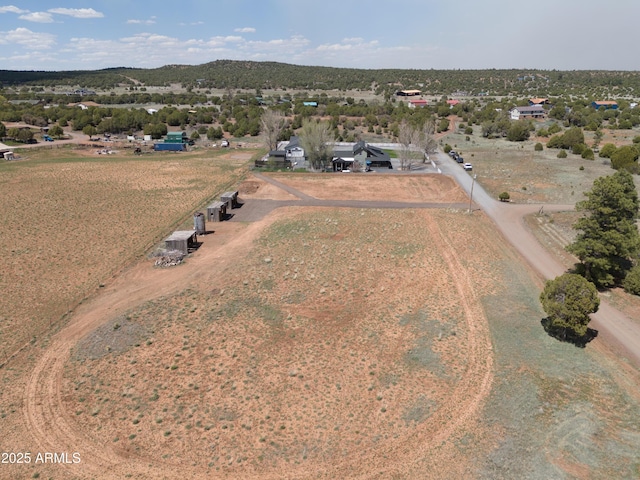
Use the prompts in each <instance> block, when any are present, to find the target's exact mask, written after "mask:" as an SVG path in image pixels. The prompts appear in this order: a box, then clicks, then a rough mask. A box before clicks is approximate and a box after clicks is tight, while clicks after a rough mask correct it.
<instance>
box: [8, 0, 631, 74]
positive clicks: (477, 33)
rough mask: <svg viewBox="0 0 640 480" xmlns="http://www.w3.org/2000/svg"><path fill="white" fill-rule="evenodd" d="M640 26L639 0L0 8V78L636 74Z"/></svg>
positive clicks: (161, 1)
mask: <svg viewBox="0 0 640 480" xmlns="http://www.w3.org/2000/svg"><path fill="white" fill-rule="evenodd" d="M1 1H2V0H0V2H1ZM639 19H640V2H639V1H638V0H608V1H603V0H535V1H524V0H437V1H436V0H422V1H419V0H395V1H392V2H389V1H381V0H366V1H365V0H313V1H310V0H296V1H293V0H182V1H171V2H169V1H167V0H154V1H153V2H142V1H136V0H101V1H86V0H85V1H70V0H46V1H45V0H33V1H17V0H16V1H14V2H13V3H5V4H3V3H0V69H5V70H47V71H59V70H96V69H102V68H112V67H133V68H156V67H161V66H164V65H169V64H182V65H199V64H203V63H208V62H212V61H214V60H223V59H226V60H252V61H274V62H284V63H290V64H296V65H316V66H331V67H353V68H401V69H409V68H415V69H487V68H496V69H505V68H506V69H509V68H515V69H549V70H550V69H556V70H596V69H597V70H640V55H638V51H637V49H638V45H640V28H638V26H637V25H638V20H639Z"/></svg>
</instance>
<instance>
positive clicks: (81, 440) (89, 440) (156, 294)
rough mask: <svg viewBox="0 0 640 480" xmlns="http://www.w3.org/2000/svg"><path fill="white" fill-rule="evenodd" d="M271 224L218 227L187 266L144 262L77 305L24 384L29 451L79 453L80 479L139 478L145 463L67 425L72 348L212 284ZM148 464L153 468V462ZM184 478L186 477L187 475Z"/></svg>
mask: <svg viewBox="0 0 640 480" xmlns="http://www.w3.org/2000/svg"><path fill="white" fill-rule="evenodd" d="M273 220H275V217H272V218H271V219H269V220H266V221H264V222H260V223H254V224H250V225H248V226H247V225H243V224H240V223H226V224H221V226H220V228H219V229H218V230H217V231H216V233H215V235H211V236H209V237H206V240H205V242H204V244H203V246H202V247H201V248H200V249H199V250H198V251H197V252H196V253H195V254H194V258H193V261H190V262H187V263H186V264H184V265H181V266H179V267H177V268H171V269H166V270H160V269H154V268H151V267H150V265H149V262H142V263H139V264H138V265H136V266H134V267H132V268H131V269H130V270H128V271H126V272H124V273H123V274H122V275H121V276H119V277H118V279H117V280H116V281H115V282H114V283H113V285H111V286H108V287H107V288H106V289H105V290H104V291H103V292H101V294H100V295H98V296H96V297H94V298H93V299H91V300H90V301H88V302H86V303H84V304H83V305H81V306H79V307H78V308H77V310H76V314H75V315H74V318H73V320H72V321H71V323H70V324H69V325H68V326H67V327H66V328H64V329H63V330H62V331H60V332H59V333H58V334H56V335H55V336H53V337H52V339H51V343H50V345H49V347H48V348H47V350H46V351H45V352H44V354H43V355H42V357H41V358H40V359H39V360H38V362H37V364H36V366H35V368H34V370H33V371H32V372H31V374H30V376H29V379H28V381H27V385H26V388H25V396H24V405H25V406H24V418H25V423H26V431H28V432H29V433H30V434H31V435H32V437H33V440H34V446H36V447H37V448H34V450H38V451H42V452H54V451H55V452H59V451H67V452H80V454H81V458H82V462H81V464H80V467H81V468H82V473H83V477H84V478H90V477H96V478H124V476H125V475H126V474H128V473H132V472H136V473H137V474H143V475H144V472H148V470H149V464H150V463H151V459H148V458H144V457H141V456H137V455H136V456H134V457H131V455H130V454H129V453H128V452H126V451H124V450H121V449H118V448H117V447H114V446H111V445H108V444H105V442H104V439H101V438H100V437H99V435H96V434H95V433H93V434H92V433H91V432H86V431H82V430H81V429H80V428H79V427H78V425H77V423H76V422H74V421H73V414H72V412H68V411H67V410H66V408H65V405H64V402H63V394H64V392H63V391H62V390H61V386H62V385H63V383H64V382H63V381H62V377H63V373H64V366H65V363H66V362H67V361H68V360H69V358H70V355H71V351H72V348H73V346H74V345H75V344H76V343H77V342H78V340H80V339H81V338H82V337H83V336H85V335H86V334H87V333H89V332H91V331H93V330H94V329H95V328H97V327H98V326H100V325H102V324H103V323H105V322H107V321H108V320H110V319H112V318H115V317H117V316H118V315H122V314H123V313H124V312H126V311H127V310H129V309H131V308H134V307H136V306H138V305H141V304H142V303H144V302H146V301H149V300H153V299H157V298H160V297H162V296H166V295H169V294H172V293H175V292H177V291H180V290H182V289H184V288H185V285H189V284H192V283H194V282H207V281H210V280H212V279H213V278H215V276H216V275H219V274H220V272H222V271H224V269H225V268H227V267H228V266H229V265H231V263H232V261H233V258H234V257H235V254H236V253H237V254H238V255H240V254H241V252H242V251H243V250H246V249H247V248H250V245H251V244H252V243H253V241H254V240H255V239H256V238H257V237H258V235H259V234H260V232H261V231H262V229H263V228H265V227H266V226H268V225H269V223H270V222H271V221H273ZM129 457H131V458H129ZM153 462H154V463H155V464H157V460H156V459H154V460H153ZM166 467H168V468H175V465H167V466H161V468H160V470H159V471H156V472H155V473H157V474H160V476H156V475H155V474H154V475H151V476H150V477H149V478H163V476H164V475H162V474H161V472H163V471H164V468H166ZM65 468H67V469H69V472H70V473H73V474H74V475H75V474H77V468H78V466H74V465H66V466H65ZM181 471H182V469H181ZM107 472H108V473H107ZM184 473H185V478H187V475H186V473H187V472H186V471H185V472H184Z"/></svg>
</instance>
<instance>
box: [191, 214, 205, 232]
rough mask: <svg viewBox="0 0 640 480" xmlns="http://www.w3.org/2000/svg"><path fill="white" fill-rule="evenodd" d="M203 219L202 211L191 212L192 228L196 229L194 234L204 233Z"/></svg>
mask: <svg viewBox="0 0 640 480" xmlns="http://www.w3.org/2000/svg"><path fill="white" fill-rule="evenodd" d="M204 220H205V218H204V213H202V212H196V213H194V214H193V229H194V230H195V231H196V235H204V234H205V233H206V230H205V221H204Z"/></svg>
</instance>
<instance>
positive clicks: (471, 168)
mask: <svg viewBox="0 0 640 480" xmlns="http://www.w3.org/2000/svg"><path fill="white" fill-rule="evenodd" d="M462 167H463V168H464V169H465V170H467V171H471V170H473V165H471V164H470V163H465V164H464V165H463V166H462Z"/></svg>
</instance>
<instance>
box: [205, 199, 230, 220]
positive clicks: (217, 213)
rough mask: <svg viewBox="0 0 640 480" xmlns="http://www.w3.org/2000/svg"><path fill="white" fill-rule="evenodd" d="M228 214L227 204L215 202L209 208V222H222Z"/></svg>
mask: <svg viewBox="0 0 640 480" xmlns="http://www.w3.org/2000/svg"><path fill="white" fill-rule="evenodd" d="M226 214H227V203H226V202H213V203H212V204H211V205H209V206H208V207H207V220H209V221H210V222H221V221H222V220H224V217H225V215H226Z"/></svg>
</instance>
